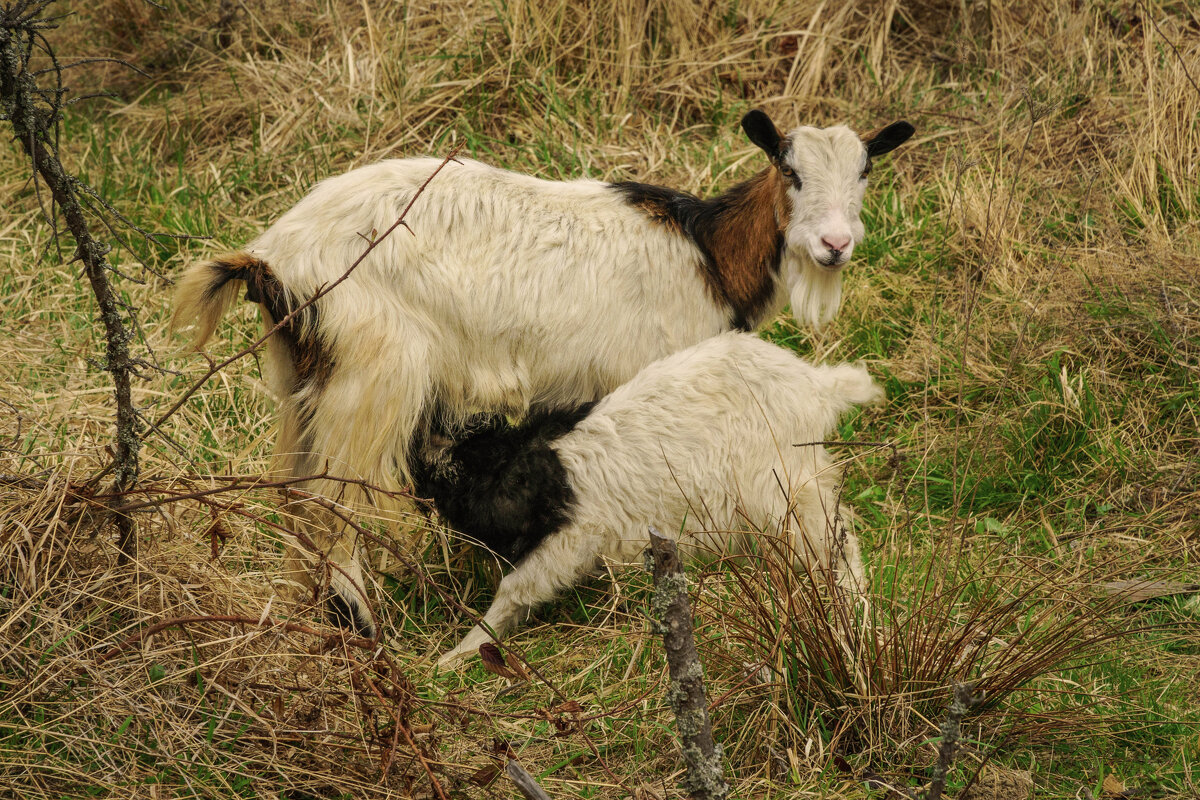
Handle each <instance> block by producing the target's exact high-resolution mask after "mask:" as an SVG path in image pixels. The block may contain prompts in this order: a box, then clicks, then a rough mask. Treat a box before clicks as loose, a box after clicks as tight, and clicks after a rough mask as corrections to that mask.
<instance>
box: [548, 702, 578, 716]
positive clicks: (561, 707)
mask: <svg viewBox="0 0 1200 800" xmlns="http://www.w3.org/2000/svg"><path fill="white" fill-rule="evenodd" d="M550 710H551V711H553V712H555V713H557V714H579V713H582V712H583V706H581V705H579V703H577V702H576V701H574V700H568V701H567V702H565V703H560V704H558V705H556V706H554V707H553V708H551V709H550Z"/></svg>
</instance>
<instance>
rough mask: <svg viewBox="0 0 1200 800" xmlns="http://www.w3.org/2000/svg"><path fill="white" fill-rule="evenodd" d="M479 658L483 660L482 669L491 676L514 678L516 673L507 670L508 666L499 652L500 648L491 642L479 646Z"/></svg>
mask: <svg viewBox="0 0 1200 800" xmlns="http://www.w3.org/2000/svg"><path fill="white" fill-rule="evenodd" d="M479 657H480V658H481V659H483V668H484V669H486V670H487V671H488V672H490V673H492V674H493V675H499V676H500V677H502V678H515V677H517V675H516V673H515V672H513V671H512V670H511V669H509V667H508V664H506V663H505V662H504V655H503V654H502V653H501V652H500V648H499V647H497V646H496V645H494V644H493V643H491V642H484V643H483V644H481V645H479Z"/></svg>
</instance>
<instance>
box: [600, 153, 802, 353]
mask: <svg viewBox="0 0 1200 800" xmlns="http://www.w3.org/2000/svg"><path fill="white" fill-rule="evenodd" d="M771 180H773V179H772V178H769V177H768V176H767V175H766V174H760V175H759V176H758V177H756V178H753V179H751V180H749V181H746V182H744V183H740V184H738V185H737V186H734V187H733V188H731V189H730V190H729V191H727V192H725V193H724V194H722V195H718V196H717V197H714V198H711V199H709V200H701V199H700V198H698V197H696V196H695V195H691V194H688V193H687V192H680V191H677V190H675V189H668V188H666V187H663V186H654V185H651V184H646V183H632V182H625V183H614V184H610V185H611V187H612V188H613V190H615V191H616V192H617V193H618V194H620V195H621V196H622V197H624V198H625V201H626V202H627V203H629V204H630V205H631V206H633V207H634V208H636V209H638V210H640V211H641V212H642V213H644V214H646V216H648V217H649V218H650V219H651V220H653V221H654V222H657V223H659V224H661V225H665V226H666V227H667V228H668V229H670V230H672V231H674V232H676V233H678V234H680V235H683V236H686V237H687V238H688V239H689V240H691V242H692V243H693V244H694V245H696V248H697V249H698V250H699V251H700V263H699V265H698V266H699V270H700V274H701V277H702V278H703V279H704V283H705V285H706V286H707V287H708V290H709V294H710V295H711V296H712V298H713V300H714V301H716V302H717V303H718V304H720V305H722V306H724V307H725V308H726V309H728V311H729V327H730V328H731V329H737V330H743V331H750V330H754V329H755V328H756V327H757V326H758V325H759V324H760V323H761V322H762V320H763V317H764V316H765V315H766V313H767V311H768V310H769V305H770V303H771V299H772V298H773V297H774V296H775V292H776V283H777V281H778V278H779V265H780V261H781V259H782V257H783V249H784V245H785V240H784V236H783V232H782V231H781V230H780V229H779V220H778V219H777V216H776V209H777V206H778V203H779V202H780V198H776V197H775V196H774V195H773V193H772V192H773V191H774V190H773V188H772V186H771V185H770V181H771Z"/></svg>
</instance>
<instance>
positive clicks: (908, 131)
mask: <svg viewBox="0 0 1200 800" xmlns="http://www.w3.org/2000/svg"><path fill="white" fill-rule="evenodd" d="M916 131H917V129H916V128H914V127H913V126H912V125H910V124H909V123H907V122H904V121H900V122H893V123H892V124H891V125H888V126H887V127H886V128H881V129H879V130H878V131H876V132H875V133H872V134H868V135H867V136H864V137H863V144H865V145H866V146H867V155H868V156H870V157H872V158H874V157H875V156H881V155H883V154H884V153H890V152H892V151H893V150H895V149H896V148H897V147H899V146H900V145H902V144H904V143H905V142H907V141H908V140H909V137H911V136H912V135H913V134H914V133H916Z"/></svg>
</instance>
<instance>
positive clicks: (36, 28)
mask: <svg viewBox="0 0 1200 800" xmlns="http://www.w3.org/2000/svg"><path fill="white" fill-rule="evenodd" d="M50 5H51V3H50V2H40V3H29V2H18V3H12V4H6V5H4V6H2V7H0V119H3V120H5V121H7V122H8V123H9V125H11V126H12V130H13V132H14V133H15V134H16V136H15V138H16V140H17V141H18V142H20V143H21V147H22V148H23V149H24V150H25V153H26V155H27V156H28V157H29V159H30V164H31V168H32V170H33V172H34V173H35V180H36V177H37V176H40V177H41V179H42V180H43V181H44V182H45V184H46V186H47V187H48V188H49V190H50V194H51V197H52V198H53V201H54V203H55V204H56V205H57V206H58V208H59V210H60V211H61V213H62V218H63V221H64V222H65V223H66V226H67V229H68V230H69V231H70V232H71V236H72V237H74V239H75V244H76V249H75V258H76V259H77V260H79V261H80V262H82V264H83V270H84V274H86V275H87V278H88V282H89V283H90V284H91V287H92V293H93V294H94V295H95V296H96V303H97V305H98V306H99V310H100V321H101V323H102V324H103V325H104V336H105V340H106V342H107V348H106V353H105V369H107V370H108V372H109V373H111V374H112V377H113V385H114V393H115V398H116V406H117V414H116V435H115V441H114V443H113V466H112V472H113V487H112V488H113V491H114V492H117V493H119V492H123V491H125V490H127V489H129V488H130V487H132V486H133V485H134V483H136V481H137V476H138V449H139V447H140V439H139V438H138V435H137V424H138V423H137V412H136V409H134V407H133V398H132V393H131V379H132V375H133V370H134V363H133V362H132V360H131V359H130V356H129V342H130V339H131V338H132V335H131V333H130V329H129V328H128V326H127V325H126V324H125V320H124V319H123V318H122V316H121V301H120V298H119V297H118V296H117V292H116V291H115V290H114V288H113V285H112V283H111V281H110V280H109V275H108V272H109V268H108V264H107V262H106V259H105V256H106V255H107V254H108V252H109V250H110V248H109V247H108V246H107V245H105V244H104V243H102V242H100V241H97V240H96V238H95V237H93V236H92V234H91V231H90V230H89V229H88V223H87V219H86V217H85V215H84V210H83V206H82V204H81V203H80V200H79V194H78V191H79V187H80V185H81V184H80V183H79V181H78V180H77V179H76V178H75V177H74V176H72V175H70V174H68V173H67V171H66V170H65V169H63V165H62V162H61V161H59V158H58V152H57V133H58V123H59V114H60V111H61V108H62V104H63V95H64V94H65V92H66V90H65V89H64V88H63V87H62V84H61V68H60V67H59V65H58V62H57V61H56V60H55V58H54V54H53V52H52V51H51V50H50V47H49V45H48V44H47V42H46V40H45V36H44V33H43V31H45V30H47V29H49V28H52V27H53V23H52V22H51V21H49V20H48V19H47V18H46V17H45V16H44V15H45V12H46V10H47V8H48V7H49V6H50ZM39 51H40V52H42V53H44V54H45V55H46V56H47V58H49V60H50V62H51V64H52V68H51V69H50V70H43V71H41V72H37V71H34V70H31V69H30V59H31V58H32V56H33V54H34V53H35V52H39ZM42 74H49V75H52V76H54V77H55V78H56V79H57V80H58V83H57V85H56V86H54V87H52V88H49V89H47V88H43V87H42V86H40V85H39V83H38V77H39V75H42ZM114 518H115V520H116V525H117V530H118V532H119V541H120V547H121V552H122V553H123V554H125V555H126V556H128V555H132V552H133V547H134V542H135V538H134V535H133V534H134V526H133V521H132V518H131V517H129V516H128V515H126V514H121V513H117V514H114Z"/></svg>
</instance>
